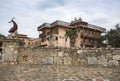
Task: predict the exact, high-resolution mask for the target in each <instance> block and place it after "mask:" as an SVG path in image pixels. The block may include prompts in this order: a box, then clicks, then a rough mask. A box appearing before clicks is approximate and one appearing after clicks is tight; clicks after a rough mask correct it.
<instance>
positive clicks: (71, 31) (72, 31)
mask: <svg viewBox="0 0 120 81" xmlns="http://www.w3.org/2000/svg"><path fill="white" fill-rule="evenodd" d="M77 37H78V34H77V31H76V30H75V29H69V30H66V33H65V41H67V39H68V38H69V39H70V46H71V47H74V45H75V41H76V38H77Z"/></svg>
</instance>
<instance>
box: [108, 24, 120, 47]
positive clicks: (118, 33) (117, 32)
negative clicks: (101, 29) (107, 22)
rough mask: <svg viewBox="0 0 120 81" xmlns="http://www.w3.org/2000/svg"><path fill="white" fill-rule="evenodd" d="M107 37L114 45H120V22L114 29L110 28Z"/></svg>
mask: <svg viewBox="0 0 120 81" xmlns="http://www.w3.org/2000/svg"><path fill="white" fill-rule="evenodd" d="M106 38H107V40H108V43H109V44H110V45H111V46H112V47H120V24H117V25H116V26H115V28H114V29H110V31H108V32H107V34H106Z"/></svg>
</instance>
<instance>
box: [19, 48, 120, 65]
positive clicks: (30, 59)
mask: <svg viewBox="0 0 120 81" xmlns="http://www.w3.org/2000/svg"><path fill="white" fill-rule="evenodd" d="M18 55H19V63H20V64H23V63H27V64H46V65H51V64H55V65H79V66H86V65H89V66H90V65H95V66H115V67H117V66H119V65H120V49H113V48H110V49H108V48H104V49H103V48H96V49H93V48H85V49H71V48H69V49H68V48H59V49H58V48H19V49H18Z"/></svg>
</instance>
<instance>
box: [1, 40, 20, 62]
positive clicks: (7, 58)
mask: <svg viewBox="0 0 120 81" xmlns="http://www.w3.org/2000/svg"><path fill="white" fill-rule="evenodd" d="M18 47H19V42H18V40H16V39H6V40H4V41H3V45H2V48H3V49H2V53H3V54H2V58H3V59H2V60H3V63H9V64H16V63H17V62H18Z"/></svg>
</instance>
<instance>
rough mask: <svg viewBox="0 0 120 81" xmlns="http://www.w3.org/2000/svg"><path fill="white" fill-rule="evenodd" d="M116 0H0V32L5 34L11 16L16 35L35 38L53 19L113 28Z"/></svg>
mask: <svg viewBox="0 0 120 81" xmlns="http://www.w3.org/2000/svg"><path fill="white" fill-rule="evenodd" d="M119 7H120V0H0V33H2V34H4V35H6V36H7V35H8V31H9V29H10V28H11V27H12V24H10V23H8V21H10V19H11V18H12V17H15V21H16V23H17V24H18V33H20V34H27V35H28V36H29V37H38V35H39V32H38V31H37V27H38V26H39V25H41V24H42V23H44V22H48V23H51V22H53V21H55V20H62V21H67V22H70V21H71V20H73V19H74V17H77V18H79V17H81V18H82V19H83V20H84V21H87V22H88V23H90V24H94V25H98V26H102V27H104V28H106V29H110V28H113V27H114V25H116V24H117V23H120V8H119Z"/></svg>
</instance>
